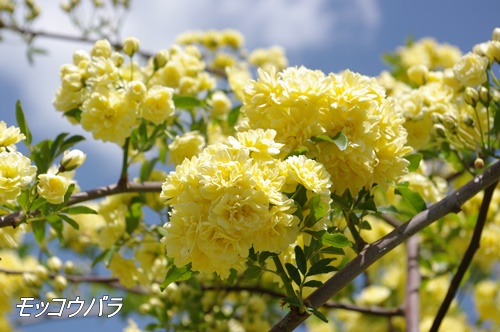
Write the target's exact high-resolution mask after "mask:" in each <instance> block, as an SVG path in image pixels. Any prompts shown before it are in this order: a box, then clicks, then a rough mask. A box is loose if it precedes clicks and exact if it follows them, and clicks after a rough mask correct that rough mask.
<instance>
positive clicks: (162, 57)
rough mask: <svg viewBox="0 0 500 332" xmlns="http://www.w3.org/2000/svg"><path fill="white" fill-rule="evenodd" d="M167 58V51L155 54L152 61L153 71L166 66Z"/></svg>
mask: <svg viewBox="0 0 500 332" xmlns="http://www.w3.org/2000/svg"><path fill="white" fill-rule="evenodd" d="M168 57H169V56H168V51H167V50H160V51H159V52H158V53H156V55H155V58H154V60H153V64H154V68H155V70H156V69H159V68H163V67H164V66H165V65H166V64H167V61H168Z"/></svg>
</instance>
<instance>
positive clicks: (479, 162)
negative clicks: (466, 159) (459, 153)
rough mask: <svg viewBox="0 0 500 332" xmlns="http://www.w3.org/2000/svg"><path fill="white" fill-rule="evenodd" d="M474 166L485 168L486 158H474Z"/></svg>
mask: <svg viewBox="0 0 500 332" xmlns="http://www.w3.org/2000/svg"><path fill="white" fill-rule="evenodd" d="M474 167H475V168H477V169H483V167H484V160H483V159H482V158H476V160H474Z"/></svg>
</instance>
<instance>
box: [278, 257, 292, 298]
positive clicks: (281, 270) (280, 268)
mask: <svg viewBox="0 0 500 332" xmlns="http://www.w3.org/2000/svg"><path fill="white" fill-rule="evenodd" d="M273 261H274V265H276V273H277V274H278V275H279V276H280V278H281V281H282V282H283V285H284V286H285V290H286V294H287V295H288V296H289V297H291V298H295V297H296V295H295V291H294V290H293V286H292V284H291V283H290V279H288V276H287V274H286V272H285V269H284V268H283V265H282V264H281V261H280V258H279V257H278V256H273Z"/></svg>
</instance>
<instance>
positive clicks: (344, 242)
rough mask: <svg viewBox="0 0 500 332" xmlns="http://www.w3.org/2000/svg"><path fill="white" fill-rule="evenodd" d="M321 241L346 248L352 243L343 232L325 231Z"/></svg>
mask: <svg viewBox="0 0 500 332" xmlns="http://www.w3.org/2000/svg"><path fill="white" fill-rule="evenodd" d="M321 242H322V243H323V244H324V245H329V246H332V247H335V248H344V247H348V246H350V245H351V241H349V239H348V238H347V237H346V236H345V235H344V234H341V233H334V234H330V233H326V232H325V233H324V234H323V236H322V237H321Z"/></svg>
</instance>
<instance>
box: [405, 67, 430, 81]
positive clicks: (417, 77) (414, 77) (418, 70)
mask: <svg viewBox="0 0 500 332" xmlns="http://www.w3.org/2000/svg"><path fill="white" fill-rule="evenodd" d="M406 73H407V74H408V78H409V79H410V81H412V82H413V83H415V84H416V85H422V84H425V81H426V80H427V74H428V73H429V69H428V68H427V67H426V66H424V65H415V66H411V67H410V68H408V70H407V72H406Z"/></svg>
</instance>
